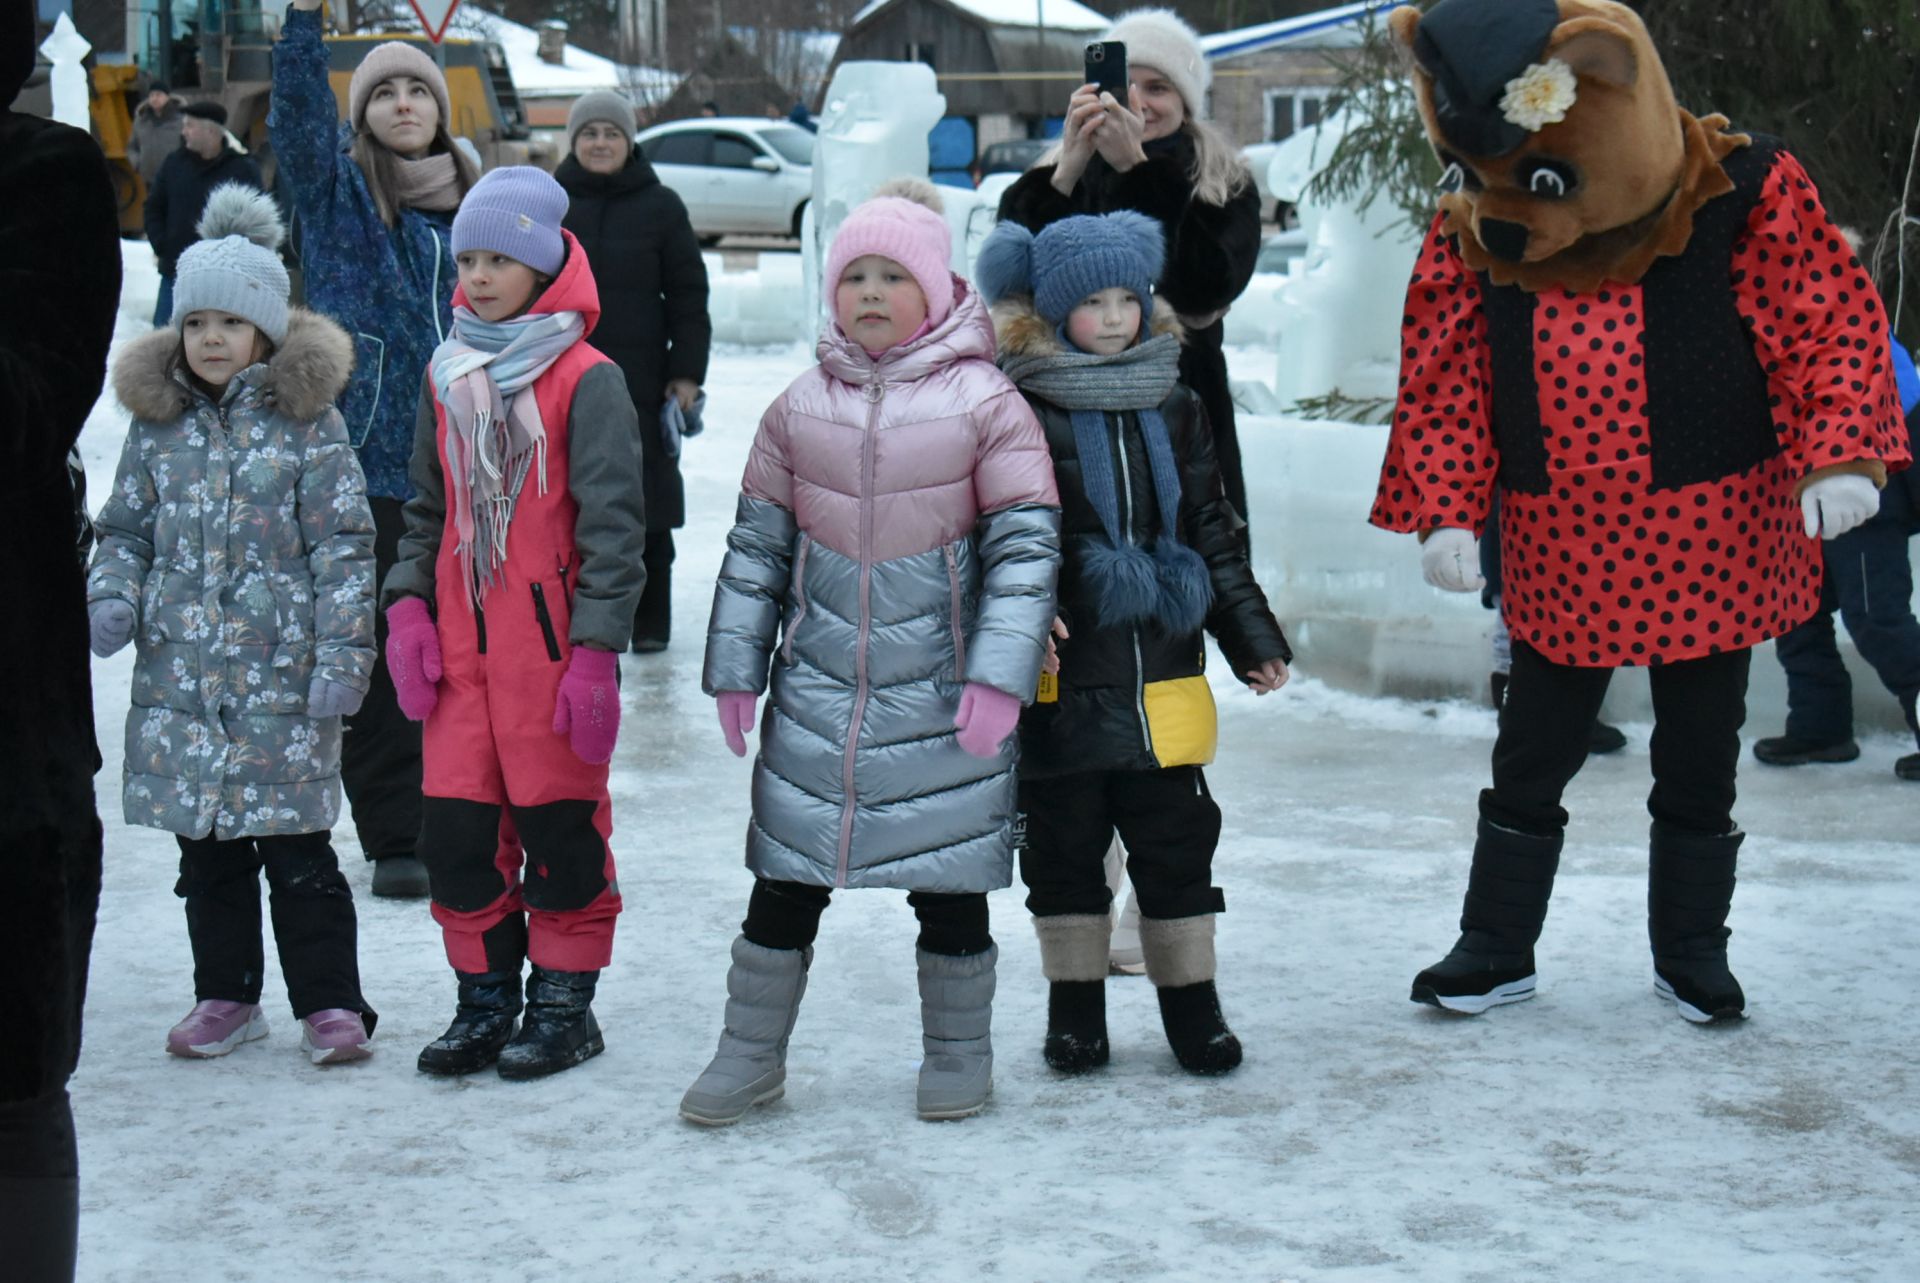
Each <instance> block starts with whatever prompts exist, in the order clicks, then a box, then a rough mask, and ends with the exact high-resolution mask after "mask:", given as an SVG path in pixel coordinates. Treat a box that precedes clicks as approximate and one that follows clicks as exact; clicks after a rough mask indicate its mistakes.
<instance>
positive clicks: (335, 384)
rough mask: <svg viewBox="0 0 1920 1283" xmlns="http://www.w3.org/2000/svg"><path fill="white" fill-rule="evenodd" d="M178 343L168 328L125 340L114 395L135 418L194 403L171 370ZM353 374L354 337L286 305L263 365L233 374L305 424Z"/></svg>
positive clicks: (170, 416)
mask: <svg viewBox="0 0 1920 1283" xmlns="http://www.w3.org/2000/svg"><path fill="white" fill-rule="evenodd" d="M180 344H181V338H180V332H179V331H178V330H176V329H173V328H172V327H171V326H169V327H168V328H166V329H164V330H156V331H154V332H153V333H152V334H149V335H147V336H146V337H145V338H139V339H135V340H134V341H133V342H131V343H129V344H127V346H126V348H125V349H124V350H122V352H121V353H120V358H119V360H117V361H115V362H114V366H113V392H114V395H115V396H117V397H119V398H120V404H122V405H124V406H126V407H127V409H128V410H130V411H132V412H133V415H134V417H135V418H137V419H141V420H144V421H145V422H147V423H171V422H172V421H173V420H175V419H177V418H179V417H180V416H181V415H182V414H185V413H186V412H187V410H188V409H189V408H190V407H191V406H192V405H193V402H194V398H195V394H194V392H193V391H192V390H190V389H189V388H188V387H187V386H186V384H185V383H184V382H182V381H181V379H179V378H175V377H174V376H173V374H172V373H171V372H170V371H171V367H172V366H173V364H174V358H175V357H176V356H178V355H179V352H180ZM352 373H353V340H352V339H350V338H348V337H347V332H346V331H345V330H343V329H341V328H340V327H339V326H338V325H335V324H334V323H333V322H332V321H330V320H328V319H327V318H326V317H324V316H322V315H320V314H319V313H318V312H309V311H308V310H307V309H306V308H304V307H290V308H288V309H287V338H286V341H285V342H284V343H282V344H280V346H279V347H277V348H275V349H274V350H273V355H271V356H269V357H268V358H267V359H266V362H265V363H264V365H262V366H254V367H252V368H251V369H247V370H242V371H241V372H240V373H239V374H236V375H235V376H234V377H235V378H237V379H244V380H247V381H248V382H250V383H252V384H254V385H255V386H256V387H258V388H259V389H260V392H261V395H262V396H263V397H264V398H265V399H266V400H268V401H270V402H272V403H273V405H274V408H275V409H277V410H279V411H280V413H282V414H285V415H286V416H287V417H288V418H291V419H297V420H299V421H300V422H302V423H305V422H310V421H311V420H314V419H317V418H319V417H320V415H321V414H322V413H323V412H324V411H325V410H326V408H327V407H328V406H330V405H332V404H333V403H334V401H336V400H337V399H339V396H340V393H341V392H343V391H345V390H346V386H347V378H348V376H349V375H351V374H352ZM182 377H184V376H182Z"/></svg>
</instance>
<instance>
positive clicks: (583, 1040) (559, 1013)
mask: <svg viewBox="0 0 1920 1283" xmlns="http://www.w3.org/2000/svg"><path fill="white" fill-rule="evenodd" d="M599 980H600V973H599V972H598V971H549V970H547V969H546V968H545V967H542V966H540V965H539V964H538V963H535V964H534V967H533V974H532V975H531V976H529V977H528V979H527V1013H526V1018H525V1019H524V1020H522V1021H521V1022H520V1032H519V1034H518V1035H517V1036H515V1038H514V1039H513V1041H512V1042H510V1043H508V1044H507V1046H506V1049H505V1050H504V1051H502V1052H501V1053H500V1076H501V1077H502V1078H544V1077H546V1076H547V1075H548V1074H557V1073H559V1072H560V1071H561V1070H563V1069H571V1068H573V1067H574V1066H575V1065H577V1064H580V1063H581V1062H582V1061H586V1060H591V1059H593V1058H594V1057H595V1056H597V1055H599V1054H600V1053H601V1052H603V1051H605V1050H606V1049H607V1044H606V1043H605V1042H603V1041H602V1040H601V1038H600V1022H599V1021H597V1020H595V1019H594V1018H593V991H594V986H595V985H596V984H598V983H599Z"/></svg>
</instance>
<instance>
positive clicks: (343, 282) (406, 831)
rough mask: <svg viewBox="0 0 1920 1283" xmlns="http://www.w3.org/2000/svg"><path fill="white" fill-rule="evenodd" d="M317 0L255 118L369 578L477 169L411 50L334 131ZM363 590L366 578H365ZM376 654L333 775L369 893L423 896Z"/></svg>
mask: <svg viewBox="0 0 1920 1283" xmlns="http://www.w3.org/2000/svg"><path fill="white" fill-rule="evenodd" d="M319 8H320V0H294V3H293V6H292V8H290V9H289V10H288V12H287V17H286V22H285V25H284V26H283V27H282V30H281V39H280V42H279V43H278V44H277V45H275V46H274V52H273V111H272V114H271V116H270V117H269V118H268V121H267V125H268V130H269V135H270V137H271V139H272V141H273V150H274V153H275V155H276V156H277V157H278V158H279V165H280V176H281V181H282V183H283V185H284V186H283V195H286V196H289V197H290V198H291V201H292V205H293V209H294V212H295V214H296V215H297V216H298V218H299V221H300V228H301V242H300V244H301V265H302V267H303V269H304V271H305V278H306V301H307V305H308V306H309V307H311V308H312V309H313V310H314V311H316V312H320V313H323V314H324V315H326V316H329V317H331V318H332V319H333V320H335V321H337V322H339V324H340V326H341V328H343V329H345V330H346V331H347V333H348V334H349V335H351V336H352V338H353V356H354V368H353V378H352V381H351V382H350V383H348V385H347V390H346V392H345V393H344V394H343V395H342V396H341V398H340V413H341V414H342V416H344V417H345V419H346V423H347V436H348V439H349V440H350V441H351V442H352V444H353V447H354V449H355V451H356V452H358V454H359V456H360V466H361V469H362V470H363V471H364V472H365V473H366V475H367V497H368V500H369V502H370V503H371V504H372V507H373V520H374V531H375V536H376V540H375V545H374V552H375V557H376V559H377V565H378V575H379V578H380V580H381V581H382V582H384V581H385V579H386V577H387V572H388V571H389V570H390V569H392V568H393V563H394V561H395V560H396V558H397V555H398V552H399V541H400V535H401V533H402V531H403V530H404V529H405V524H406V523H405V521H404V520H403V518H402V517H401V513H400V508H401V504H403V503H404V502H405V501H406V499H407V498H408V496H409V494H410V490H409V483H408V481H407V460H408V458H409V457H410V456H411V455H412V453H413V413H414V408H415V405H416V403H417V402H418V401H419V397H420V380H421V376H422V375H423V374H424V373H425V371H426V368H427V359H428V357H429V356H431V355H432V353H433V349H434V348H435V347H436V346H437V345H438V344H439V343H440V341H441V340H442V339H444V338H445V337H446V335H447V332H448V330H449V328H450V327H451V324H452V310H451V308H452V303H451V300H452V298H453V287H454V283H455V277H456V272H455V269H454V263H453V252H452V250H451V248H450V247H449V241H448V237H449V235H450V229H451V227H452V225H453V212H454V210H455V209H457V208H459V205H460V200H461V198H462V197H463V196H465V195H466V193H467V189H468V188H470V187H472V186H473V184H474V183H475V182H476V181H478V178H479V175H478V173H477V172H476V170H475V167H474V166H473V164H472V163H471V162H470V161H468V159H467V158H466V156H465V155H464V154H462V152H461V151H460V149H459V148H457V147H455V146H454V144H453V137H452V135H451V134H450V133H449V132H448V130H447V122H448V120H450V119H451V117H452V111H451V108H450V104H449V101H448V97H447V82H446V78H445V77H444V76H443V75H441V73H440V70H439V68H437V67H435V66H434V64H433V59H431V58H429V57H428V56H427V55H426V54H424V53H422V52H420V50H418V49H416V48H414V47H413V46H411V45H407V44H403V43H401V42H399V41H392V42H389V43H387V44H383V45H378V46H376V47H375V48H373V49H372V50H370V51H369V52H368V54H367V56H366V58H365V59H364V60H363V61H362V62H361V64H360V66H359V67H358V68H356V69H355V71H354V73H353V83H352V87H351V88H350V89H349V90H348V117H349V119H348V121H347V122H346V124H345V125H344V126H343V125H342V124H341V122H340V120H339V115H338V108H337V105H336V103H335V100H334V96H333V90H332V89H331V88H330V87H329V86H328V84H327V62H328V56H327V47H326V45H325V44H324V43H323V42H322V41H321V38H320V13H319ZM376 591H377V585H376ZM379 650H380V654H381V655H382V656H383V658H382V660H381V662H380V663H379V664H378V665H377V666H376V667H375V670H374V674H373V688H372V689H371V690H370V691H369V692H368V694H367V700H366V703H365V705H364V706H363V707H362V709H361V711H360V713H359V714H358V715H357V716H355V717H352V718H349V719H348V721H347V729H348V731H349V732H350V733H349V734H348V735H347V737H346V746H345V755H344V758H343V760H342V763H341V775H342V778H343V780H344V781H345V783H346V790H347V799H348V801H349V802H350V803H351V804H352V806H353V821H354V826H355V828H357V829H358V830H359V833H360V845H361V848H362V849H363V850H364V851H365V852H366V854H367V858H368V859H370V860H373V861H374V862H375V863H374V875H373V893H374V894H375V895H400V896H424V895H425V894H426V893H427V876H426V871H425V869H423V868H422V867H421V865H420V863H419V861H418V860H417V859H416V858H415V855H414V849H413V847H414V841H415V838H416V837H417V835H418V834H419V832H420V728H419V727H418V726H417V725H415V724H414V723H412V722H409V721H408V720H407V719H406V718H405V717H403V716H401V715H400V709H399V705H398V704H396V703H395V702H394V696H393V682H392V680H391V679H390V678H389V677H388V675H387V669H386V662H385V659H384V655H385V651H386V624H385V621H384V620H383V621H381V624H380V641H379Z"/></svg>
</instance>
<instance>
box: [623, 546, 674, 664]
mask: <svg viewBox="0 0 1920 1283" xmlns="http://www.w3.org/2000/svg"><path fill="white" fill-rule="evenodd" d="M673 557H674V549H673V531H671V530H649V531H647V550H646V553H645V555H644V556H643V557H642V564H643V565H645V566H646V568H647V586H646V588H645V589H644V590H643V591H642V592H641V594H640V605H639V606H638V607H637V608H636V609H635V610H634V613H633V649H634V650H636V651H640V652H642V653H646V652H650V651H657V650H665V649H666V648H667V642H668V641H669V640H670V638H671V637H672V635H673Z"/></svg>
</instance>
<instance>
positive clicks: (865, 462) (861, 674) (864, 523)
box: [833, 370, 887, 887]
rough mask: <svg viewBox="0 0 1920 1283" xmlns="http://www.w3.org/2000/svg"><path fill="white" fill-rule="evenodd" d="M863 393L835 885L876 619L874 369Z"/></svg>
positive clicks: (839, 880)
mask: <svg viewBox="0 0 1920 1283" xmlns="http://www.w3.org/2000/svg"><path fill="white" fill-rule="evenodd" d="M861 395H863V396H865V397H866V399H867V431H866V436H865V439H864V440H862V441H861V443H860V603H859V606H860V623H859V627H858V629H857V631H856V633H855V639H854V652H853V715H852V716H851V717H849V718H848V719H847V747H846V750H845V754H844V756H843V757H842V759H841V768H840V783H841V788H842V790H843V791H844V792H845V793H846V800H845V801H844V802H843V803H842V804H841V807H840V849H839V853H838V858H837V859H836V860H835V861H834V870H833V885H834V886H836V887H843V886H845V885H847V869H848V866H849V865H850V864H851V863H852V860H853V816H854V792H853V783H854V774H855V771H854V764H855V761H856V755H857V754H858V752H859V750H860V723H861V722H862V721H864V720H865V718H866V715H867V696H868V694H869V692H868V690H867V643H868V641H869V640H870V639H871V638H872V636H873V620H872V618H871V617H870V616H869V614H868V609H869V603H870V601H871V593H872V588H873V471H874V454H875V450H876V443H875V439H874V438H875V434H876V433H878V432H879V430H880V402H881V400H882V399H883V398H884V397H885V396H886V395H887V385H886V383H885V381H884V380H882V379H881V377H880V372H879V371H878V370H876V371H874V377H873V381H872V382H871V383H868V384H867V385H866V387H865V388H864V389H863V391H862V393H861Z"/></svg>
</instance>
